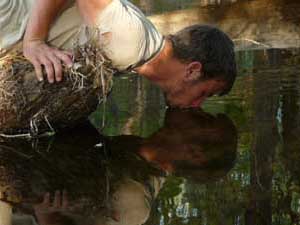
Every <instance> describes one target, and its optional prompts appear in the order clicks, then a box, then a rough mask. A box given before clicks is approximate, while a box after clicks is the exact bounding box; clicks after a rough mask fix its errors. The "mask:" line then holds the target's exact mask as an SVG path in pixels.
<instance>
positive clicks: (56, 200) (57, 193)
mask: <svg viewBox="0 0 300 225" xmlns="http://www.w3.org/2000/svg"><path fill="white" fill-rule="evenodd" d="M60 205H61V193H60V191H55V195H54V201H53V207H55V208H59V207H60Z"/></svg>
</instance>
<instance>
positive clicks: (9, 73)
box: [0, 41, 115, 138]
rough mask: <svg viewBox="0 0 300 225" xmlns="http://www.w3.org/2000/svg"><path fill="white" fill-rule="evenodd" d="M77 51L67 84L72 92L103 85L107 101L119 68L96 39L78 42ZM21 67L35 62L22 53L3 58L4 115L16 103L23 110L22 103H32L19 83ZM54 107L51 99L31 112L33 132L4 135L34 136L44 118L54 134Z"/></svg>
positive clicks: (0, 98) (0, 94) (0, 100)
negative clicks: (115, 67) (115, 73)
mask: <svg viewBox="0 0 300 225" xmlns="http://www.w3.org/2000/svg"><path fill="white" fill-rule="evenodd" d="M73 55H74V58H73V61H74V63H73V67H71V68H67V67H63V70H64V77H65V80H66V87H67V88H70V89H72V90H71V91H70V93H76V92H81V91H83V90H84V89H87V88H95V89H97V88H98V89H99V87H100V89H101V91H100V92H101V93H98V97H99V102H104V103H105V102H106V96H107V94H108V93H109V91H110V90H111V88H112V78H113V74H114V72H115V70H114V69H113V68H112V64H111V61H110V60H109V59H108V58H107V57H105V54H104V53H103V51H102V50H101V49H99V48H98V47H97V46H96V44H95V43H94V42H93V41H89V42H88V43H87V44H85V45H82V46H79V45H77V46H75V47H74V50H73ZM20 68H21V71H22V73H26V71H28V72H32V71H33V67H32V65H31V64H30V63H29V62H28V61H27V60H26V59H25V58H24V57H23V56H22V54H21V53H18V52H13V53H10V54H7V55H6V56H4V57H2V58H0V115H2V114H4V115H5V111H9V110H10V111H12V109H13V108H14V107H15V108H16V110H18V111H20V109H21V108H22V107H23V108H24V106H26V105H28V102H26V98H25V97H24V96H22V95H23V92H22V90H19V89H20V88H19V85H18V83H19V82H20V80H21V79H23V78H22V76H20V74H19V73H20ZM24 71H25V72H24ZM91 83H92V86H91ZM49 97H51V96H49ZM49 104H50V103H49ZM83 104H84V103H83ZM51 110H52V111H53V102H51V105H47V104H46V105H43V106H42V107H41V109H40V110H38V111H37V112H35V113H34V114H33V115H31V118H30V122H29V124H28V127H29V128H30V132H29V133H25V134H10V135H7V134H4V133H2V134H0V137H1V136H2V137H6V138H8V137H32V136H33V135H38V134H39V133H40V132H39V124H40V122H41V120H42V121H43V122H44V123H46V124H47V125H48V128H49V131H50V132H49V131H48V132H47V133H49V134H53V133H54V129H53V127H52V125H51V118H48V115H51V113H52V114H53V112H51V113H49V112H48V111H51ZM18 113H21V112H18ZM16 119H17V118H16ZM0 133H1V121H0ZM39 135H40V134H39Z"/></svg>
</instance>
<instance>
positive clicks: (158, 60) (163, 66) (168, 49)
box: [135, 40, 172, 84]
mask: <svg viewBox="0 0 300 225" xmlns="http://www.w3.org/2000/svg"><path fill="white" fill-rule="evenodd" d="M170 60H172V44H171V43H170V41H168V40H167V41H166V43H165V46H164V47H163V49H162V50H161V51H160V53H159V54H158V55H157V56H155V57H154V58H153V59H152V60H151V61H150V62H147V63H145V64H144V65H142V66H140V67H138V68H136V69H135V70H136V72H138V73H139V74H140V75H141V76H144V77H146V78H148V79H149V80H151V81H153V82H154V83H157V84H159V83H160V81H165V80H166V79H167V78H168V76H169V74H168V65H169V62H170Z"/></svg>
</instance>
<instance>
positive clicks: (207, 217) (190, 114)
mask: <svg viewBox="0 0 300 225" xmlns="http://www.w3.org/2000/svg"><path fill="white" fill-rule="evenodd" d="M145 2H146V3H147V1H145ZM145 2H144V3H145ZM150 2H151V1H150ZM162 2H163V1H162ZM188 2H189V3H191V4H188ZM195 2H196V1H178V2H177V3H176V4H177V6H176V7H175V8H172V7H171V6H170V5H172V4H171V3H172V1H165V2H164V4H165V5H164V6H163V7H165V9H167V11H172V10H178V9H182V8H186V7H192V8H193V7H196V6H195V5H197V7H199V4H195ZM207 2H208V3H209V2H211V3H214V4H208V3H207V4H206V3H205V1H201V2H200V3H201V4H202V7H204V8H205V7H215V8H218V7H221V6H222V5H225V6H226V7H233V6H234V5H235V6H236V4H240V3H241V2H242V1H226V2H225V1H214V2H213V1H207ZM246 2H248V3H249V2H252V3H253V2H254V3H255V2H258V3H259V2H264V3H266V2H268V4H272V3H274V4H278V3H280V4H281V3H282V2H283V1H271V0H270V1H246ZM198 3H199V2H198ZM292 3H293V4H294V5H297V1H286V4H292ZM161 4H162V3H161ZM168 4H169V5H168ZM174 4H175V3H174ZM299 4H300V3H299ZM299 4H298V5H299ZM205 5H208V6H205ZM258 6H259V4H258ZM222 7H223V6H222ZM258 8H259V7H258ZM295 8H296V7H295V6H294V7H292V8H290V12H291V13H290V15H293V13H294V10H293V9H295ZM286 10H287V9H286ZM150 12H151V10H150V11H149V13H150ZM156 12H157V13H158V12H160V11H159V10H158V11H156ZM286 14H288V12H286ZM295 15H296V14H295ZM293 19H294V20H297V19H298V18H297V16H295V17H293V18H292V19H291V20H293ZM294 20H293V21H294ZM261 23H262V21H261ZM298 24H299V23H298ZM245 37H246V36H245ZM272 37H274V36H272ZM239 47H241V48H239V49H240V50H239V51H237V62H238V66H239V76H238V79H237V81H236V83H235V86H234V88H233V90H232V92H231V93H230V94H229V95H227V96H225V97H222V98H220V97H216V98H212V99H209V100H208V101H207V102H206V103H205V104H204V106H203V108H202V109H199V110H198V109H197V110H184V111H179V110H170V109H167V108H166V107H165V104H164V99H163V96H162V93H161V92H160V91H159V89H158V88H157V87H154V86H152V85H151V84H150V83H149V82H148V81H146V80H144V79H142V78H140V77H138V76H136V75H127V76H122V77H117V78H116V79H115V86H114V91H113V92H112V93H111V96H110V98H109V100H108V102H107V103H106V105H105V107H104V106H103V105H102V106H100V107H99V110H97V111H96V112H95V113H94V114H93V115H91V117H90V122H91V123H87V124H84V125H82V126H80V127H78V128H77V129H76V130H72V131H68V132H66V133H62V134H59V135H57V136H55V137H53V138H51V139H40V140H34V141H25V140H20V141H13V142H9V143H0V199H2V200H3V201H4V202H6V203H8V204H9V205H10V206H11V207H12V210H13V211H12V213H13V222H12V224H13V225H36V224H39V225H50V224H51V225H53V224H54V225H69V224H78V225H89V224H91V225H92V224H93V225H116V224H120V225H121V224H122V225H140V224H147V225H148V224H149V225H177V224H178V225H184V224H189V225H196V224H197V225H198V224H203V225H209V224H211V225H213V224H216V225H220V224H224V225H239V224H245V225H248V224H249V225H256V224H257V225H260V224H261V225H270V224H276V225H277V224H278V225H279V224H299V223H300V222H299V221H300V220H299V219H300V137H299V135H300V74H299V73H300V72H299V71H300V70H299V69H300V49H299V48H296V47H297V46H295V47H294V48H292V47H290V48H266V47H260V48H255V47H253V46H248V45H247V46H239ZM250 47H251V48H250ZM103 124H105V126H104V127H103ZM47 193H49V194H47ZM1 204H2V205H1ZM4 208H6V209H7V208H9V207H6V206H4V204H3V202H2V203H0V225H7V224H4V220H5V219H4V216H5V215H7V214H8V213H6V214H5V213H4ZM1 217H2V218H1ZM34 221H35V222H34ZM1 223H3V224H1Z"/></svg>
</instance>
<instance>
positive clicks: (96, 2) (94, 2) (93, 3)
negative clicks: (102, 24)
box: [76, 0, 112, 26]
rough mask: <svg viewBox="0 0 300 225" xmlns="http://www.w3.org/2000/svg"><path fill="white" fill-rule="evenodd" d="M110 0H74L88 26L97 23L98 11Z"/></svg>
mask: <svg viewBox="0 0 300 225" xmlns="http://www.w3.org/2000/svg"><path fill="white" fill-rule="evenodd" d="M111 1H112V0H88V1H87V0H76V2H77V5H78V8H79V11H80V13H81V16H82V17H83V19H84V21H85V22H86V23H87V25H89V26H94V25H97V22H98V21H97V17H98V15H99V13H100V12H101V11H102V10H103V9H104V8H105V7H106V6H107V5H108V4H109V3H111Z"/></svg>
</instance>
